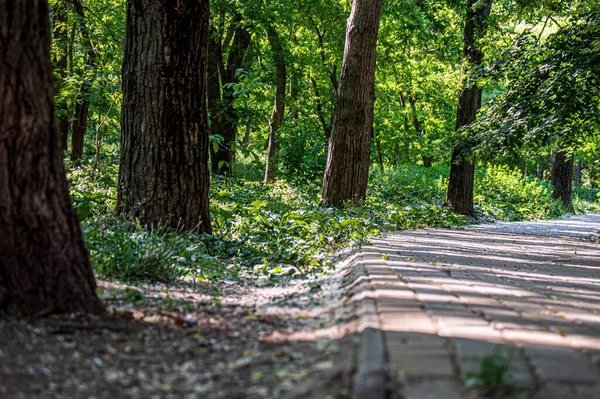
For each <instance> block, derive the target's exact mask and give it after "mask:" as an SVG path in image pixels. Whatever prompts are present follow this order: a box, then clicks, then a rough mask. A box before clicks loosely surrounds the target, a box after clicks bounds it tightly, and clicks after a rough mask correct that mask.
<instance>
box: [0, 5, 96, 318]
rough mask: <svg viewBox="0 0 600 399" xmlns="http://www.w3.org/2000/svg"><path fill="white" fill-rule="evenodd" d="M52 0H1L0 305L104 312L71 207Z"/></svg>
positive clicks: (36, 311) (28, 310)
mask: <svg viewBox="0 0 600 399" xmlns="http://www.w3.org/2000/svg"><path fill="white" fill-rule="evenodd" d="M48 11H49V10H48V2H47V0H0V26H1V27H2V28H0V309H11V308H12V309H16V310H18V311H20V312H22V313H24V314H28V315H32V314H38V315H41V314H49V313H65V312H86V313H102V312H103V310H104V308H103V305H102V303H101V302H100V300H99V299H98V297H97V296H96V291H95V289H96V283H95V281H94V276H93V274H92V269H91V267H90V262H89V259H88V254H87V251H86V248H85V244H84V242H83V236H82V234H81V228H80V226H79V220H78V219H77V215H76V213H75V210H74V209H73V207H72V206H71V200H70V197H69V190H68V187H67V179H66V176H65V172H64V168H63V161H62V151H61V148H60V132H59V130H58V125H57V118H56V110H55V107H54V99H53V93H54V90H53V86H52V69H51V66H50V25H49V21H48Z"/></svg>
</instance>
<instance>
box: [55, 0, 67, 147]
mask: <svg viewBox="0 0 600 399" xmlns="http://www.w3.org/2000/svg"><path fill="white" fill-rule="evenodd" d="M53 16H54V45H55V47H56V49H57V53H56V54H55V57H54V63H53V66H52V67H53V69H54V76H55V80H54V83H55V88H56V92H57V93H60V92H61V91H62V89H63V87H64V85H65V79H66V78H67V72H68V71H67V53H68V51H67V47H68V43H67V41H68V29H67V28H68V25H67V22H68V18H67V8H66V5H65V4H64V2H63V1H59V2H58V3H57V4H56V7H54V9H53ZM56 113H57V114H58V127H59V131H60V142H61V147H62V149H63V151H66V150H67V149H68V146H69V120H70V117H69V106H68V104H67V102H66V100H65V99H62V100H60V101H59V102H57V103H56Z"/></svg>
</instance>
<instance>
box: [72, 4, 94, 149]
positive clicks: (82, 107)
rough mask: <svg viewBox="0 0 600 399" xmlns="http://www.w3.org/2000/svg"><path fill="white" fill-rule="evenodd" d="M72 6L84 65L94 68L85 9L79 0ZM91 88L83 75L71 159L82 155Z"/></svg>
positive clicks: (73, 132)
mask: <svg viewBox="0 0 600 399" xmlns="http://www.w3.org/2000/svg"><path fill="white" fill-rule="evenodd" d="M73 6H74V8H75V12H76V13H77V18H78V19H79V21H78V22H79V31H80V33H81V37H82V38H83V41H84V42H85V45H86V46H87V61H86V65H87V66H88V68H90V69H96V58H97V57H98V54H97V53H96V50H94V45H93V43H92V39H91V38H90V32H89V30H88V28H87V26H86V24H85V10H84V8H83V5H82V4H81V1H79V0H73ZM91 88H92V84H91V82H90V80H89V79H87V78H86V77H84V81H83V83H81V88H80V89H79V96H78V97H79V98H78V100H77V104H76V105H75V120H74V121H73V129H72V130H73V131H72V132H71V161H79V160H80V159H81V158H82V157H83V148H84V144H85V133H86V131H87V121H88V112H89V107H90V90H91Z"/></svg>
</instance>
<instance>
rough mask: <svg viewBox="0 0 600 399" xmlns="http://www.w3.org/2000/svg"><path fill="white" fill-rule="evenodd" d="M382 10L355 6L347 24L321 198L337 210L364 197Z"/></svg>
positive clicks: (370, 3)
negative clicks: (378, 34)
mask: <svg viewBox="0 0 600 399" xmlns="http://www.w3.org/2000/svg"><path fill="white" fill-rule="evenodd" d="M381 7H382V0H353V2H352V11H351V13H350V17H349V18H348V23H347V27H346V45H345V49H344V59H343V62H342V73H341V76H340V81H339V86H338V91H337V96H336V104H335V109H334V117H333V127H332V130H331V137H330V138H329V153H328V155H327V166H326V168H325V176H324V179H323V193H322V200H323V202H324V203H326V204H330V205H333V206H335V207H343V206H344V204H345V203H346V202H347V201H354V202H362V201H363V200H364V198H365V196H366V193H367V181H368V177H369V161H370V159H369V158H370V152H371V136H372V132H373V106H374V102H375V59H376V47H377V33H378V30H379V20H380V17H381Z"/></svg>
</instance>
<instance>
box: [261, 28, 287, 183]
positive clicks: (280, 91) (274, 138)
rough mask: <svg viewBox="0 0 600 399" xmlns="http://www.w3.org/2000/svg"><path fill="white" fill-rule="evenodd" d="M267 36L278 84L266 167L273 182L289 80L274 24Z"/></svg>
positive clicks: (267, 178)
mask: <svg viewBox="0 0 600 399" xmlns="http://www.w3.org/2000/svg"><path fill="white" fill-rule="evenodd" d="M267 36H268V38H269V43H270V45H271V50H272V51H273V59H274V61H275V74H276V81H277V86H276V87H275V104H274V105H273V113H272V114H271V119H269V150H268V152H267V165H266V168H265V182H273V181H275V180H276V179H277V165H278V162H279V148H280V147H281V143H280V137H279V128H280V127H281V124H282V122H283V116H284V114H285V86H286V80H287V68H286V65H285V54H284V49H283V45H282V44H281V39H280V38H279V34H278V33H277V31H276V30H275V28H273V27H272V26H268V27H267Z"/></svg>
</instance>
